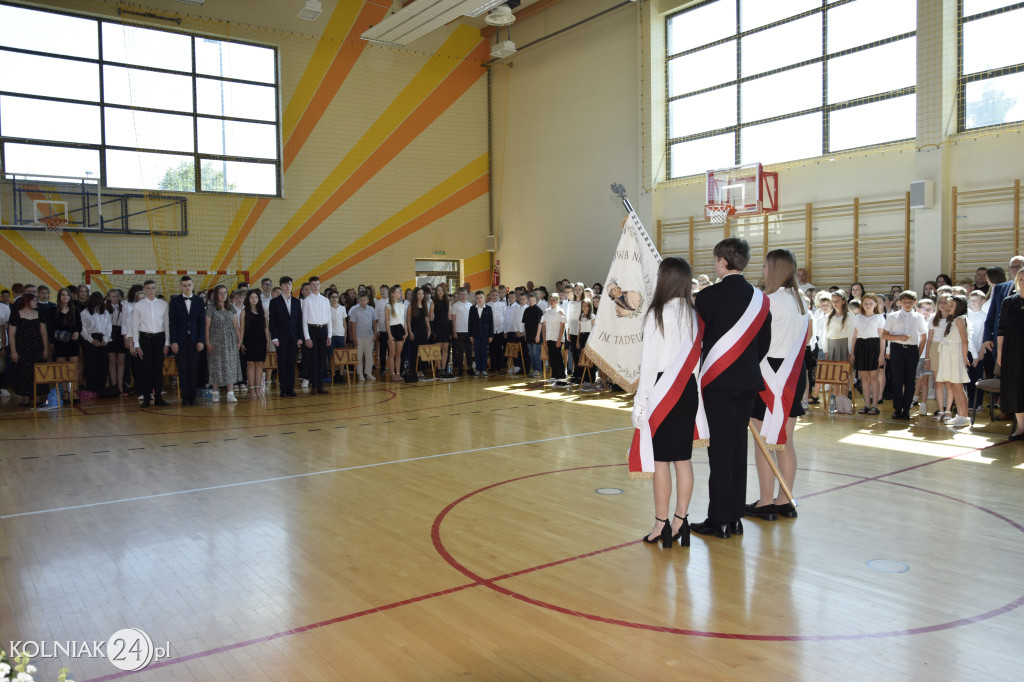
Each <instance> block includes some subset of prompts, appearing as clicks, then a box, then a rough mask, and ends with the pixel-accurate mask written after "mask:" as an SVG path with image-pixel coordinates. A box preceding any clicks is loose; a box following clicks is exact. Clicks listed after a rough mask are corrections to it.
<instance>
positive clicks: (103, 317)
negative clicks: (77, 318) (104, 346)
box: [81, 308, 112, 343]
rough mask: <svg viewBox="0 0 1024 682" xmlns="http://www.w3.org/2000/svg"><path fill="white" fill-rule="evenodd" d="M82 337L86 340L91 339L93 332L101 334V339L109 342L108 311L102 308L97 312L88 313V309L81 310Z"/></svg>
mask: <svg viewBox="0 0 1024 682" xmlns="http://www.w3.org/2000/svg"><path fill="white" fill-rule="evenodd" d="M81 317H82V337H84V338H85V340H86V341H90V342H91V341H92V340H93V338H92V335H93V334H102V335H103V341H104V342H105V343H110V334H111V331H112V329H111V325H110V313H108V312H107V311H106V310H104V309H102V308H101V309H100V311H99V312H95V313H90V312H89V311H88V309H86V310H83V311H82V315H81Z"/></svg>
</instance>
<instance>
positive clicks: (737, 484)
mask: <svg viewBox="0 0 1024 682" xmlns="http://www.w3.org/2000/svg"><path fill="white" fill-rule="evenodd" d="M749 260H750V245H749V244H747V242H746V241H745V240H743V239H736V238H729V239H724V240H722V241H721V242H719V243H718V244H717V245H716V246H715V272H717V273H718V276H719V277H720V278H721V281H720V282H719V283H718V284H715V285H714V286H712V287H708V288H707V289H704V290H702V291H700V292H698V293H697V296H696V298H695V299H694V307H695V308H696V309H697V314H699V315H700V318H701V320H702V321H703V322H704V338H703V341H702V343H701V363H702V365H701V389H702V394H703V397H704V410H705V412H706V413H707V417H708V428H709V431H710V433H709V437H710V439H711V440H710V445H709V446H708V461H709V462H708V463H709V465H710V469H711V473H710V476H709V477H708V496H709V497H710V501H709V503H708V518H707V520H706V521H704V522H703V523H695V524H691V525H690V529H691V530H692V531H693V532H695V533H699V534H700V535H714V536H716V537H720V538H727V537H729V536H730V535H742V534H743V524H742V522H741V521H740V519H742V518H743V515H744V511H745V506H746V501H745V499H744V498H745V495H746V489H747V425H748V424H749V422H750V414H751V411H752V410H753V407H754V397H755V396H756V395H757V393H758V392H759V391H760V390H762V389H763V388H764V382H763V381H762V379H761V369H760V363H761V360H762V359H764V357H765V356H766V355H767V354H768V346H769V345H770V344H771V338H772V325H771V317H772V316H771V313H770V312H769V307H768V297H767V296H765V295H764V294H763V293H761V292H760V291H759V290H757V289H755V288H754V287H752V286H751V285H750V283H748V282H747V280H746V279H744V277H743V269H744V268H746V267H747V262H748V261H749Z"/></svg>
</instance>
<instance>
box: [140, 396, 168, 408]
mask: <svg viewBox="0 0 1024 682" xmlns="http://www.w3.org/2000/svg"><path fill="white" fill-rule="evenodd" d="M146 402H148V401H143V405H145V404H146ZM153 404H154V405H157V406H159V407H167V406H168V405H170V403H169V402H167V401H166V400H164V399H163V398H154V399H153Z"/></svg>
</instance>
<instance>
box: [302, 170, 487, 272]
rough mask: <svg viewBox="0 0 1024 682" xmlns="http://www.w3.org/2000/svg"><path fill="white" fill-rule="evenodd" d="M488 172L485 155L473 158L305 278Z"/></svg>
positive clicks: (338, 260)
mask: <svg viewBox="0 0 1024 682" xmlns="http://www.w3.org/2000/svg"><path fill="white" fill-rule="evenodd" d="M487 171H488V162H487V154H486V153H484V154H482V155H481V156H479V157H477V158H476V159H474V160H473V161H472V162H470V163H469V165H467V166H465V167H464V168H462V169H461V170H459V171H458V172H457V173H455V174H454V175H452V176H451V177H450V178H448V179H447V180H445V181H444V182H442V183H441V184H439V185H437V186H436V187H434V188H433V189H431V190H430V191H429V192H427V193H426V194H424V195H423V196H421V197H419V198H418V199H416V200H415V201H414V202H412V203H411V204H409V205H408V206H406V207H405V208H403V209H402V210H401V211H399V212H398V213H396V214H394V215H393V216H391V217H390V218H388V219H387V220H385V221H384V222H382V223H381V224H380V225H377V226H376V227H374V228H373V229H371V230H370V231H369V232H367V233H366V234H364V235H363V236H362V237H359V238H358V239H356V240H354V241H353V242H352V243H350V244H349V245H348V246H346V247H345V248H344V249H342V250H341V251H338V252H337V253H336V254H334V255H333V256H331V257H330V258H328V259H327V260H325V261H324V262H323V263H321V264H320V265H318V266H317V267H315V268H313V270H311V271H310V272H308V273H306V275H305V276H304V277H303V278H302V280H300V281H303V280H307V279H309V278H310V277H311V276H313V275H318V274H320V273H323V272H327V271H328V270H329V269H330V268H331V267H332V266H334V265H336V264H338V263H341V262H342V261H344V260H346V259H348V258H350V257H351V256H354V255H355V254H357V253H359V252H360V251H362V250H363V249H365V248H366V247H368V246H370V245H371V244H373V243H374V242H376V241H378V240H380V239H383V238H384V237H386V236H387V235H388V234H389V233H391V232H393V231H395V230H397V229H398V228H400V227H401V226H402V225H405V224H406V223H408V222H409V221H410V220H413V219H414V218H416V216H418V215H420V214H422V213H424V212H425V211H428V210H429V209H431V208H432V207H434V206H436V205H437V204H439V203H440V202H441V201H443V200H444V199H446V198H447V197H450V196H451V195H452V194H455V193H456V192H458V191H459V190H460V189H462V188H463V187H465V186H466V185H468V184H469V183H470V182H472V181H473V180H476V179H477V178H479V177H480V176H481V175H484V174H485V173H487Z"/></svg>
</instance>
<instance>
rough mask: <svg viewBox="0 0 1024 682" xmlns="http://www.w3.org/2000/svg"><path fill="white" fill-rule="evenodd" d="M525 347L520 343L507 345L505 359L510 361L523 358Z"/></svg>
mask: <svg viewBox="0 0 1024 682" xmlns="http://www.w3.org/2000/svg"><path fill="white" fill-rule="evenodd" d="M522 355H523V345H522V344H521V343H519V342H518V341H516V342H513V343H507V344H505V357H506V358H509V359H513V358H518V357H522Z"/></svg>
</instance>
